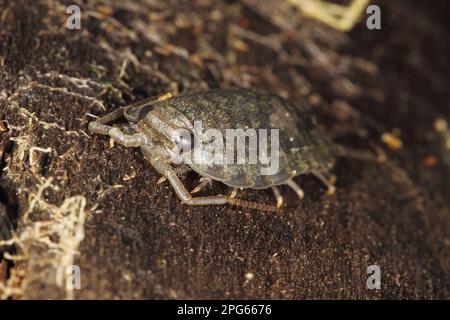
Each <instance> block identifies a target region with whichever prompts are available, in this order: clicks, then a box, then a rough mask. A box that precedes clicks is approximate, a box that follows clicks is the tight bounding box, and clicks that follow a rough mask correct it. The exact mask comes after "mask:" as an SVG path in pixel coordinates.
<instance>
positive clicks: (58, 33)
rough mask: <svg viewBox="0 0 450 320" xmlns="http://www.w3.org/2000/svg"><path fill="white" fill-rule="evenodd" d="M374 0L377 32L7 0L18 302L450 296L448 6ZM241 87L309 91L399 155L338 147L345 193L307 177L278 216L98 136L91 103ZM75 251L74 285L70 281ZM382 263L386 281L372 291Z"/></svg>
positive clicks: (289, 18)
mask: <svg viewBox="0 0 450 320" xmlns="http://www.w3.org/2000/svg"><path fill="white" fill-rule="evenodd" d="M374 3H375V4H378V5H379V6H380V7H381V12H382V29H381V30H372V31H371V30H368V29H367V28H366V27H365V23H364V21H363V22H362V23H360V24H358V25H357V26H356V27H355V28H354V29H353V31H351V32H350V33H341V32H338V31H335V30H332V29H330V28H329V27H327V26H325V25H323V24H321V23H320V22H317V21H312V20H309V19H303V18H301V17H300V16H299V15H298V14H296V13H295V11H294V10H292V8H291V7H289V6H288V5H287V3H286V2H285V1H264V2H259V1H252V0H245V1H209V0H202V1H200V0H196V1H173V0H166V1H150V0H149V1H136V2H125V1H123V2H122V1H116V2H112V3H110V2H107V1H105V2H103V1H86V2H79V3H78V4H79V5H80V7H81V10H82V14H83V15H82V26H81V30H68V29H67V28H66V27H65V23H66V19H67V17H68V14H67V13H66V8H67V6H68V5H69V4H73V1H54V0H48V1H21V0H19V1H4V0H0V117H1V119H3V121H4V122H3V123H4V126H6V127H7V129H8V131H5V132H1V133H0V139H1V140H0V141H1V144H0V154H1V157H2V162H1V166H2V169H3V170H2V171H1V176H0V191H1V192H0V202H1V203H3V205H4V206H1V207H0V210H2V212H1V213H2V215H0V217H2V219H3V220H6V217H8V220H10V222H11V223H12V224H13V225H14V226H15V230H14V232H13V234H14V235H15V237H16V239H17V241H16V245H15V247H14V249H12V253H14V254H15V256H16V259H15V260H14V263H13V262H6V260H3V262H2V263H1V264H0V266H1V268H0V283H4V284H5V285H6V286H7V287H8V288H9V289H10V291H8V292H9V293H8V294H5V291H4V290H3V297H12V298H71V297H74V298H107V299H110V298H182V299H209V298H215V299H219V298H240V299H245V298H256V299H259V298H273V299H303V298H334V299H339V298H358V299H393V298H394V299H401V298H409V299H412V298H426V299H436V298H449V290H450V284H449V274H450V210H449V204H450V196H449V189H450V184H449V181H450V179H449V178H450V174H449V165H450V146H449V139H450V138H449V137H450V134H449V131H448V129H445V128H441V129H439V128H436V122H438V123H441V124H442V123H443V122H442V121H444V122H445V121H448V119H449V104H448V101H449V92H448V84H449V63H448V62H449V59H448V57H449V41H448V36H449V26H448V16H447V15H448V12H450V11H449V5H448V2H447V1H419V0H417V1H410V0H402V1H400V0H399V1H374ZM231 85H238V86H246V87H252V88H260V89H263V90H267V91H270V92H275V93H278V94H280V95H282V96H284V97H286V98H288V99H289V100H291V101H292V102H293V103H299V104H300V103H302V104H305V105H307V106H308V107H309V108H311V109H314V110H317V112H318V114H320V115H322V117H321V118H322V120H323V123H324V125H326V126H327V127H328V128H329V130H330V131H332V130H333V131H334V130H337V131H342V133H344V134H343V135H341V137H340V138H339V142H340V143H343V144H346V145H347V146H349V147H352V148H360V149H370V145H372V144H375V145H379V146H382V147H383V148H384V150H385V151H386V153H387V156H388V160H387V161H386V162H385V163H383V164H376V163H370V162H360V161H355V160H350V159H339V160H338V162H337V165H336V167H335V169H334V170H333V173H334V174H335V175H336V176H337V178H338V180H337V192H336V194H335V195H333V196H326V195H325V194H324V193H325V188H324V187H323V186H322V185H321V184H320V183H319V182H318V181H316V180H315V179H314V178H313V177H310V176H302V177H299V178H298V179H297V180H296V181H297V182H298V183H299V184H300V185H301V186H302V187H303V189H304V190H305V193H306V196H305V199H304V200H303V201H302V202H299V201H298V200H297V199H296V197H295V195H294V194H293V192H292V191H291V190H289V189H288V188H284V187H283V188H281V189H282V193H283V195H284V198H285V203H286V204H285V208H284V210H283V211H282V213H281V214H273V213H270V212H258V211H254V210H249V209H244V208H237V207H231V206H220V207H210V206H208V207H188V206H185V205H182V204H181V203H180V201H179V200H178V198H177V197H176V195H175V194H174V192H173V191H172V189H171V188H170V186H169V185H168V184H167V183H165V184H160V185H156V181H157V180H158V178H159V177H158V175H157V174H156V172H155V170H153V169H152V168H151V167H150V166H149V164H148V163H146V162H145V160H144V158H143V157H142V155H141V153H140V152H139V150H133V149H126V148H123V147H121V146H117V145H116V146H114V147H113V148H111V147H110V145H109V142H108V139H106V138H104V137H100V136H91V135H90V134H85V133H87V123H88V122H89V121H91V120H92V119H93V117H92V116H90V115H89V114H95V115H102V114H105V113H106V112H108V111H111V110H113V109H115V108H117V107H118V106H122V105H125V104H127V103H131V102H134V101H138V100H139V99H142V98H147V97H151V96H155V95H160V94H164V93H167V92H171V93H172V94H174V95H179V94H183V93H186V92H193V91H198V90H203V89H207V88H215V87H227V86H231ZM88 113H89V114H88ZM438 127H439V125H438ZM441 127H442V125H441ZM437 129H438V130H437ZM387 132H390V133H394V134H397V135H398V138H399V139H400V140H401V141H402V142H403V147H402V148H400V149H395V148H393V147H392V145H391V147H389V146H388V145H386V144H384V143H383V142H382V141H381V139H380V136H381V135H382V134H383V133H387ZM33 147H35V148H36V147H38V148H42V149H43V150H47V151H45V152H42V150H41V151H40V150H37V149H32V148H33ZM47 148H50V149H47ZM394 149H395V150H394ZM30 154H31V156H30ZM50 178H51V179H52V180H51V181H50V180H49V179H50ZM197 179H198V177H197V176H196V175H195V174H189V175H187V176H186V177H185V178H184V179H183V180H184V181H185V182H186V184H187V185H189V186H191V187H192V188H193V187H194V185H195V184H196V183H197ZM46 181H50V182H49V183H51V185H49V187H48V188H45V190H44V189H43V188H41V191H42V193H39V186H42V185H45V182H46ZM225 191H226V188H225V187H224V186H222V185H220V184H219V183H216V184H214V185H213V187H210V188H209V189H206V190H205V191H204V194H214V193H218V192H225ZM238 196H239V197H242V198H245V199H252V200H256V201H263V202H271V201H274V200H273V199H272V198H273V196H272V195H271V193H270V192H269V191H268V190H263V191H258V192H257V191H250V190H245V191H242V192H240V193H239V194H238ZM36 199H37V200H36ZM68 199H69V200H68ZM64 200H66V202H65V203H64ZM84 200H85V201H86V205H85V206H84V202H83V201H84ZM67 201H68V202H67ZM68 203H69V204H70V205H71V206H69V207H68V206H67V204H68ZM80 214H81V215H82V214H86V217H85V218H84V219H82V218H80ZM72 218H73V219H75V220H73V219H72ZM0 223H2V225H3V226H5V225H6V222H5V221H3V222H2V221H0ZM71 223H72V224H71ZM8 230H9V228H8ZM49 230H50V231H49ZM64 230H65V232H66V233H64ZM67 230H69V231H70V230H73V232H72V233H71V232H67ZM77 230H78V231H77ZM2 232H4V233H5V234H4V235H2V236H3V237H6V236H8V235H7V234H6V233H8V232H6V231H2ZM80 232H84V240H83V241H82V242H81V243H80V244H79V243H78V242H79V241H78V240H79V239H78V240H77V237H76V235H80V234H82V233H80ZM72 259H74V260H73V261H72ZM9 260H10V259H8V261H9ZM71 264H76V265H78V266H79V267H80V270H81V290H75V291H73V292H72V291H70V290H66V289H64V288H63V285H62V284H61V283H60V282H58V279H59V278H58V270H60V269H59V268H60V267H61V266H66V265H71ZM373 264H376V265H379V266H380V268H381V271H382V280H381V283H382V288H381V290H368V289H367V288H366V278H367V276H368V275H367V274H366V268H367V266H369V265H373ZM0 293H2V290H0Z"/></svg>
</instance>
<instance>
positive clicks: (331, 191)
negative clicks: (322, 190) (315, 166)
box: [312, 171, 336, 195]
mask: <svg viewBox="0 0 450 320" xmlns="http://www.w3.org/2000/svg"><path fill="white" fill-rule="evenodd" d="M312 174H313V175H314V176H315V177H316V178H317V179H319V180H320V181H321V182H322V183H323V184H324V185H325V186H326V187H327V188H328V190H327V195H332V194H334V193H335V192H336V187H335V186H334V184H333V182H334V181H333V180H336V179H335V177H334V176H333V177H332V178H330V179H328V178H327V177H325V175H324V174H323V173H321V172H319V171H312Z"/></svg>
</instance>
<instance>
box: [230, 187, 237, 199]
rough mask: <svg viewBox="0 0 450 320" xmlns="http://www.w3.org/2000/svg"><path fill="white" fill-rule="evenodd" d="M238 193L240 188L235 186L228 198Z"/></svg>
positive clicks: (234, 196) (232, 197)
mask: <svg viewBox="0 0 450 320" xmlns="http://www.w3.org/2000/svg"><path fill="white" fill-rule="evenodd" d="M237 193H238V188H233V190H231V193H230V195H229V196H228V199H234V198H236V195H237Z"/></svg>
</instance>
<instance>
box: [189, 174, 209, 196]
mask: <svg viewBox="0 0 450 320" xmlns="http://www.w3.org/2000/svg"><path fill="white" fill-rule="evenodd" d="M211 182H212V180H211V179H210V178H205V177H202V178H200V183H199V184H198V186H196V187H195V188H194V189H193V190H192V191H191V193H197V192H199V191H200V190H202V189H203V188H204V187H206V185H208V184H211Z"/></svg>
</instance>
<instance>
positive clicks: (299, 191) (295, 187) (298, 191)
mask: <svg viewBox="0 0 450 320" xmlns="http://www.w3.org/2000/svg"><path fill="white" fill-rule="evenodd" d="M286 184H287V185H288V186H289V187H290V188H291V189H292V190H294V191H295V193H296V194H297V196H298V197H299V198H300V200H301V199H303V197H304V196H305V193H304V192H303V190H302V188H300V186H299V185H298V184H297V183H295V181H294V180H288V181H286Z"/></svg>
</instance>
